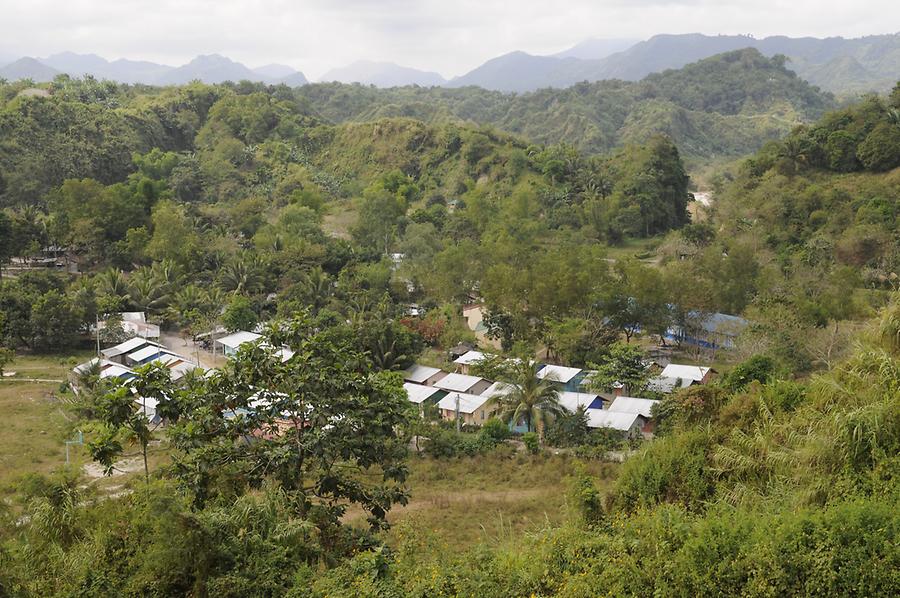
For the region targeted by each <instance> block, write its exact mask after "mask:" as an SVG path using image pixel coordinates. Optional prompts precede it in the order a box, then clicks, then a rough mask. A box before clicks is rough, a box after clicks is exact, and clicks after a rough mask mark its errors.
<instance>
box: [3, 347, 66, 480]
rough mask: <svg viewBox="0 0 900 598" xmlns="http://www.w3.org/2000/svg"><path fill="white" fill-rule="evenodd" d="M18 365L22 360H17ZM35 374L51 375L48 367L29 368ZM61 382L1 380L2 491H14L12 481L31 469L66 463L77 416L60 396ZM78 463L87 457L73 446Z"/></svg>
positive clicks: (48, 469) (42, 470)
mask: <svg viewBox="0 0 900 598" xmlns="http://www.w3.org/2000/svg"><path fill="white" fill-rule="evenodd" d="M17 368H18V364H17ZM25 371H28V372H29V374H31V373H33V374H34V376H33V377H41V378H43V377H49V376H52V375H53V374H52V373H48V372H47V371H45V370H40V369H31V368H28V369H27V370H25ZM58 390H59V384H55V383H46V382H41V383H35V382H14V381H10V380H9V379H7V380H5V381H4V382H2V383H0V412H2V413H3V429H2V431H0V493H3V494H7V493H9V492H10V484H12V483H14V482H15V481H16V480H18V479H20V478H21V477H22V476H23V475H25V474H28V473H44V474H46V473H50V472H51V471H53V470H54V469H56V468H58V467H60V466H62V465H64V464H65V460H66V447H65V444H64V441H65V440H66V439H67V438H68V437H69V436H70V433H71V431H72V429H71V428H72V424H73V418H72V416H71V414H69V413H67V411H66V407H65V404H64V403H63V402H62V401H60V400H59V399H58V398H57V396H56V395H57V393H58ZM70 457H71V459H72V463H73V464H74V465H75V466H80V465H81V463H82V462H83V461H84V452H83V450H82V449H81V448H80V447H77V446H73V447H71V448H70Z"/></svg>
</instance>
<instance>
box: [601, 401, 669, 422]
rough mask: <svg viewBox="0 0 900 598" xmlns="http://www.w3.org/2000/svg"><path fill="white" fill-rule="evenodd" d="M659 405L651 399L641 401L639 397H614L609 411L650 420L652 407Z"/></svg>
mask: <svg viewBox="0 0 900 598" xmlns="http://www.w3.org/2000/svg"><path fill="white" fill-rule="evenodd" d="M657 403H659V401H654V400H653V399H642V398H639V397H616V398H615V399H614V400H613V402H612V405H610V406H609V410H610V411H613V412H617V413H636V414H638V415H642V416H644V417H646V418H648V419H649V418H650V417H651V415H652V411H653V406H654V405H656V404H657Z"/></svg>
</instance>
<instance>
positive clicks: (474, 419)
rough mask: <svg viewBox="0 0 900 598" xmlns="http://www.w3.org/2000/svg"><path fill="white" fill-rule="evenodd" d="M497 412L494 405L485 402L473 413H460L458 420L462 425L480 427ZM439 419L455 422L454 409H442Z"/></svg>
mask: <svg viewBox="0 0 900 598" xmlns="http://www.w3.org/2000/svg"><path fill="white" fill-rule="evenodd" d="M496 411H497V407H496V405H493V404H491V402H487V403H485V404H484V405H482V406H481V407H479V408H478V409H476V410H475V411H474V412H473V413H462V412H460V414H459V418H460V420H462V423H464V424H468V425H471V426H481V425H484V422H486V421H487V420H489V419H490V418H491V416H492V415H494V413H495V412H496ZM441 417H442V418H444V419H445V420H447V421H451V422H455V421H456V410H455V409H442V410H441Z"/></svg>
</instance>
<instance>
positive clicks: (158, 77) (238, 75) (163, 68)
mask: <svg viewBox="0 0 900 598" xmlns="http://www.w3.org/2000/svg"><path fill="white" fill-rule="evenodd" d="M62 73H65V74H68V75H70V76H72V77H82V76H84V75H92V76H94V77H96V78H98V79H109V80H111V81H119V82H121V83H144V84H146V85H179V84H183V83H188V82H190V81H193V80H195V79H197V80H200V81H203V82H204V83H222V82H223V81H242V80H247V81H262V82H264V83H273V84H274V83H285V84H287V85H291V86H293V87H296V86H298V85H305V84H306V83H308V81H307V80H306V77H305V76H304V75H303V73H302V72H300V71H297V70H295V69H293V68H291V67H289V66H285V65H279V64H269V65H265V66H262V67H259V68H257V69H251V68H249V67H246V66H244V65H243V64H241V63H240V62H235V61H233V60H231V59H229V58H226V57H224V56H220V55H219V54H210V55H206V56H198V57H196V58H194V59H193V60H192V61H190V62H189V63H187V64H184V65H182V66H178V67H173V66H168V65H165V64H157V63H155V62H146V61H139V60H124V59H122V60H114V61H112V62H110V61H108V60H106V59H105V58H102V57H100V56H97V55H96V54H75V53H73V52H63V53H61V54H54V55H53V56H48V57H47V58H30V57H25V58H20V59H19V60H16V61H15V62H12V63H11V64H7V65H6V66H4V67H2V68H0V77H2V78H4V79H7V80H17V79H32V80H34V81H35V82H38V83H42V82H46V81H51V80H53V78H54V77H56V76H57V75H59V74H62Z"/></svg>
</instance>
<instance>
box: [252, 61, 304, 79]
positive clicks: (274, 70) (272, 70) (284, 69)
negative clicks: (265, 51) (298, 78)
mask: <svg viewBox="0 0 900 598" xmlns="http://www.w3.org/2000/svg"><path fill="white" fill-rule="evenodd" d="M253 72H254V73H257V74H259V75H262V76H263V77H265V78H267V79H283V78H285V77H289V76H291V75H293V74H294V73H296V72H297V69H295V68H293V67H290V66H288V65H286V64H277V63H272V64H264V65H263V66H258V67H256V68H255V69H253Z"/></svg>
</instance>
